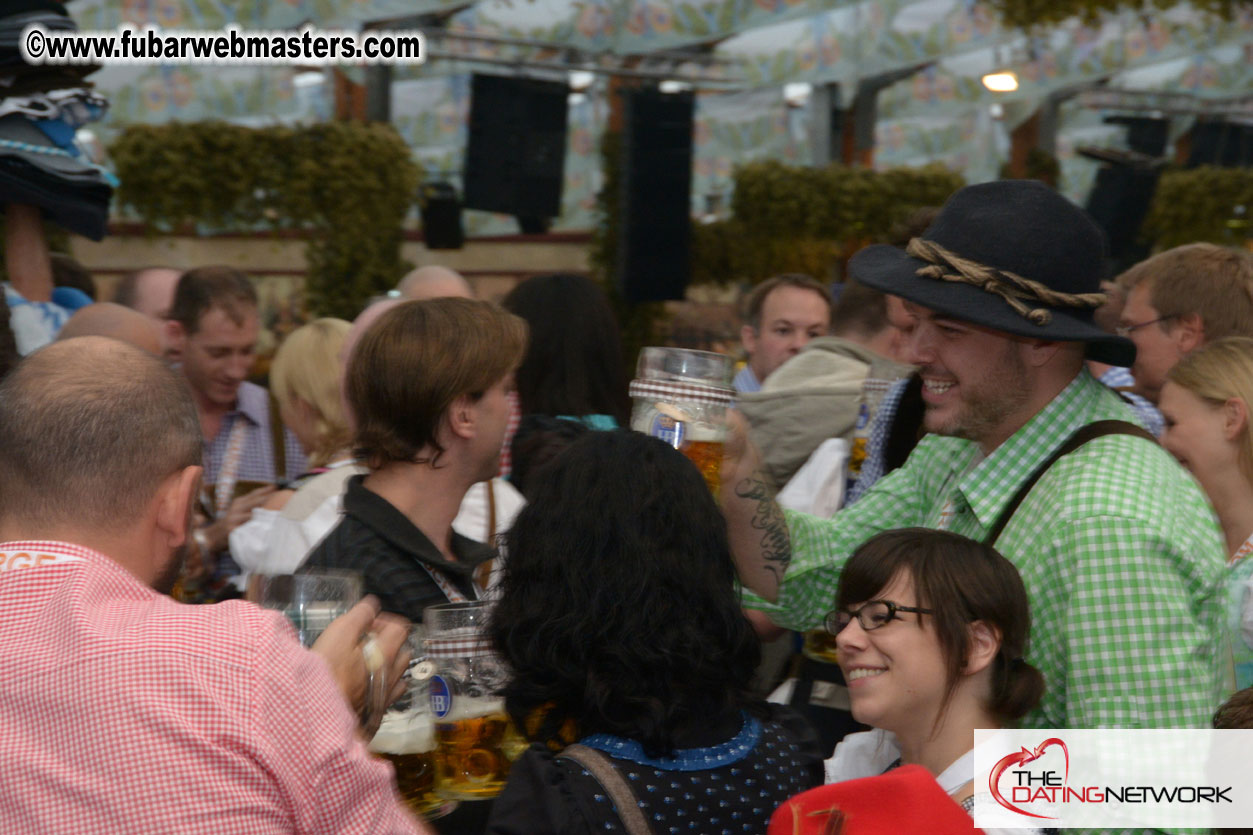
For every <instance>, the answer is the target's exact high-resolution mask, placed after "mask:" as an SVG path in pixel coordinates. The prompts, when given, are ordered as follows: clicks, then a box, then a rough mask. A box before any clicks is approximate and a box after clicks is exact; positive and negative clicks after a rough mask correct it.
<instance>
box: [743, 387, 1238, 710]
mask: <svg viewBox="0 0 1253 835" xmlns="http://www.w3.org/2000/svg"><path fill="white" fill-rule="evenodd" d="M1107 419H1117V420H1127V421H1133V422H1134V421H1135V417H1134V415H1133V413H1132V411H1131V410H1130V409H1129V408H1128V407H1127V406H1126V405H1125V404H1124V403H1123V401H1122V400H1121V399H1120V398H1119V397H1118V396H1117V395H1116V394H1114V393H1113V392H1112V391H1110V390H1109V389H1107V388H1106V387H1105V386H1103V385H1101V384H1100V383H1098V382H1097V381H1096V380H1095V379H1093V378H1092V376H1091V375H1089V374H1088V373H1087V371H1083V372H1081V373H1080V375H1079V376H1078V377H1076V378H1075V380H1074V381H1073V382H1072V383H1071V384H1070V385H1068V386H1067V387H1066V388H1065V390H1063V391H1062V392H1061V393H1060V394H1059V395H1058V396H1057V397H1056V398H1054V399H1053V400H1052V401H1051V402H1050V403H1049V404H1048V406H1046V407H1045V408H1044V409H1043V410H1041V411H1040V412H1039V413H1038V414H1036V415H1035V416H1034V417H1033V418H1032V419H1031V420H1030V421H1029V422H1028V423H1027V424H1026V425H1025V426H1023V427H1022V428H1021V429H1020V430H1019V431H1018V432H1017V433H1015V434H1014V435H1013V437H1011V438H1010V439H1009V440H1007V441H1006V442H1005V443H1003V444H1002V445H1001V446H999V447H997V448H996V449H995V450H994V451H993V452H992V454H991V455H989V456H988V457H987V458H986V459H983V460H979V456H980V453H979V450H978V447H977V446H976V445H975V444H974V443H972V442H970V441H965V440H961V439H958V438H950V437H940V436H937V435H928V436H927V437H926V438H924V439H923V440H922V441H921V442H920V443H919V444H918V447H917V448H916V449H915V450H914V453H913V455H912V456H911V457H910V458H909V461H908V462H906V464H905V466H903V467H901V468H900V469H899V470H897V471H895V472H893V473H891V474H890V475H888V476H887V477H885V478H883V479H882V480H880V481H879V482H878V483H877V484H876V485H875V487H874V489H873V490H871V491H870V492H869V493H867V494H866V495H865V496H864V497H863V498H862V499H861V500H860V501H859V502H858V503H857V504H855V505H853V506H851V507H849V508H846V509H844V510H842V511H840V512H839V513H837V514H836V516H835V517H834V519H830V520H827V519H818V518H815V517H812V516H807V515H805V514H800V513H792V512H789V513H788V514H787V521H788V528H789V531H790V533H791V538H792V564H791V567H790V568H789V569H788V572H787V575H786V577H785V580H784V583H783V586H782V588H781V589H780V592H779V604H778V605H777V606H772V605H771V604H768V603H766V602H765V601H763V600H761V599H760V598H757V597H754V596H752V595H750V594H748V593H745V605H748V606H751V607H753V608H759V609H763V610H765V611H767V612H769V613H770V614H771V617H772V618H773V619H775V620H776V622H778V623H779V624H780V625H782V626H787V627H789V628H792V629H809V628H813V627H815V626H817V625H819V624H820V623H821V622H822V617H823V615H824V613H826V612H827V611H829V610H830V609H831V608H832V606H833V605H834V601H835V591H836V585H837V583H838V582H839V577H840V570H841V568H842V567H843V565H844V562H845V560H847V559H848V557H849V555H850V554H851V553H852V552H853V551H854V550H855V549H856V548H857V546H858V545H859V544H861V543H862V542H864V541H865V540H866V539H868V538H870V537H871V536H873V535H874V534H876V533H878V532H880V531H884V530H889V529H893V528H904V527H913V526H920V527H929V528H936V527H940V526H941V512H942V510H943V509H944V508H945V505H946V504H947V503H948V501H949V500H950V499H951V500H952V506H951V510H952V511H953V515H952V517H951V520H950V521H949V522H948V524H947V528H948V529H949V530H951V531H953V532H955V533H960V534H964V535H965V536H968V537H971V538H972V539H978V540H982V539H983V538H984V537H985V536H986V535H987V533H988V531H989V530H990V529H991V527H992V525H993V524H994V523H995V521H996V519H997V517H998V516H999V515H1000V513H1001V510H1002V509H1003V508H1004V507H1005V506H1006V505H1007V504H1008V502H1009V500H1010V499H1011V498H1012V497H1013V496H1014V494H1015V493H1016V492H1017V490H1018V488H1019V487H1020V486H1021V485H1022V484H1023V482H1024V481H1026V479H1027V477H1028V476H1029V475H1030V474H1031V472H1032V471H1033V470H1034V469H1035V467H1036V466H1038V464H1039V463H1040V462H1041V461H1043V460H1044V459H1046V458H1047V457H1048V456H1049V455H1051V454H1052V452H1053V451H1054V450H1056V449H1057V448H1058V447H1060V446H1061V445H1062V444H1063V443H1064V442H1065V441H1066V439H1067V438H1069V437H1070V435H1071V434H1072V433H1073V432H1074V431H1075V430H1076V429H1078V428H1079V427H1081V426H1084V425H1086V424H1089V423H1092V422H1095V421H1098V420H1107ZM996 547H997V549H998V550H999V551H1000V552H1001V553H1003V554H1004V555H1005V556H1006V557H1008V558H1009V560H1010V561H1011V562H1013V563H1014V565H1016V566H1017V567H1018V570H1019V571H1020V572H1021V573H1022V578H1023V582H1024V584H1025V585H1026V587H1027V595H1028V597H1029V598H1030V601H1031V616H1032V628H1031V648H1030V651H1029V653H1028V660H1029V661H1030V662H1031V663H1032V664H1034V665H1035V666H1036V667H1038V668H1039V669H1040V671H1041V672H1043V674H1044V678H1045V681H1046V683H1047V685H1048V690H1047V692H1046V693H1045V696H1044V699H1043V701H1042V702H1041V704H1040V706H1039V707H1038V708H1037V709H1036V710H1034V711H1032V713H1030V714H1029V715H1028V716H1027V717H1025V719H1024V720H1023V722H1022V726H1023V727H1038V728H1097V727H1123V728H1178V727H1209V725H1210V717H1211V716H1212V714H1213V712H1214V709H1215V708H1216V707H1217V706H1218V703H1219V701H1220V700H1221V697H1222V696H1223V690H1224V686H1223V683H1224V680H1225V677H1224V676H1223V675H1222V674H1221V672H1220V670H1221V668H1222V666H1223V664H1222V663H1220V660H1219V659H1220V657H1221V656H1220V646H1222V645H1223V644H1222V642H1223V641H1224V640H1225V638H1224V637H1223V636H1224V632H1223V626H1222V624H1223V599H1222V596H1221V592H1220V589H1221V588H1222V581H1223V577H1224V574H1225V560H1224V548H1223V541H1222V538H1221V537H1220V535H1219V529H1218V525H1217V522H1216V520H1215V518H1214V514H1213V511H1212V510H1211V509H1210V507H1209V505H1208V504H1207V502H1206V499H1205V497H1204V495H1203V494H1202V493H1201V490H1200V488H1199V487H1198V486H1197V484H1196V482H1195V481H1193V479H1192V478H1191V477H1190V476H1189V475H1188V474H1187V473H1186V472H1185V471H1184V470H1183V469H1182V468H1180V467H1179V465H1178V464H1176V463H1175V461H1174V460H1173V459H1171V457H1170V456H1169V455H1168V454H1167V453H1166V452H1165V451H1163V450H1162V449H1161V448H1160V447H1157V446H1154V445H1153V444H1150V443H1148V442H1147V441H1145V440H1144V439H1142V438H1136V437H1131V436H1127V435H1110V436H1105V437H1101V438H1097V439H1096V440H1093V441H1090V442H1089V443H1087V444H1086V445H1084V446H1083V447H1081V448H1080V449H1078V450H1077V451H1075V452H1072V453H1070V454H1069V455H1066V456H1064V457H1063V458H1062V459H1061V460H1059V461H1058V462H1057V463H1056V464H1054V465H1053V467H1052V468H1050V469H1049V470H1048V472H1047V473H1046V474H1045V475H1044V476H1042V477H1041V478H1040V480H1039V482H1038V483H1037V484H1036V486H1035V488H1034V489H1033V490H1032V491H1031V492H1030V493H1029V494H1028V495H1027V497H1026V498H1025V499H1024V500H1023V502H1022V504H1021V505H1020V506H1019V508H1018V511H1017V512H1016V513H1015V514H1014V516H1013V519H1012V520H1011V521H1010V522H1009V524H1008V525H1006V527H1005V529H1004V531H1003V532H1002V533H1001V536H1000V538H999V540H998V541H997V542H996ZM1224 663H1225V662H1224Z"/></svg>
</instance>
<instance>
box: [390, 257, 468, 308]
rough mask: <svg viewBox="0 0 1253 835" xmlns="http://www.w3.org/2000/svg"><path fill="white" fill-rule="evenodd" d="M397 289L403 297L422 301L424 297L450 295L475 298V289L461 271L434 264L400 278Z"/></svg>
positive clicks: (436, 297)
mask: <svg viewBox="0 0 1253 835" xmlns="http://www.w3.org/2000/svg"><path fill="white" fill-rule="evenodd" d="M396 291H397V292H399V293H400V297H401V298H402V299H406V300H408V301H421V300H422V299H441V298H445V297H448V296H452V297H455V298H461V299H472V298H474V291H473V290H472V289H470V285H469V283H468V282H467V281H466V280H465V279H464V278H462V277H461V273H459V272H457V271H456V270H450V269H449V268H448V267H440V266H438V265H435V264H432V265H430V266H426V267H418V268H417V269H416V270H413V271H411V272H410V273H409V274H408V275H406V276H405V277H404V278H402V279H401V280H400V283H399V284H397V285H396Z"/></svg>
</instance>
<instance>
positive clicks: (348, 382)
mask: <svg viewBox="0 0 1253 835" xmlns="http://www.w3.org/2000/svg"><path fill="white" fill-rule="evenodd" d="M6 221H7V222H6V224H5V232H4V235H5V241H4V243H5V249H4V253H5V260H6V266H7V269H8V276H9V282H8V283H7V285H6V297H8V298H9V299H10V305H11V306H13V305H14V301H13V300H14V299H20V302H17V304H18V305H19V306H25V307H29V308H30V310H29V311H27V312H26V313H25V314H24V316H23V318H22V320H21V322H19V323H16V324H17V325H19V326H20V327H21V328H22V333H21V335H20V338H19V339H17V340H16V341H15V340H13V339H6V338H0V347H3V346H5V345H10V346H19V347H21V349H22V353H24V354H25V356H22V357H18V356H17V353H16V351H11V352H10V355H9V356H8V360H7V362H8V366H9V367H5V368H0V754H2V755H3V761H4V762H5V765H6V767H5V769H4V772H3V774H0V795H3V796H4V797H5V798H6V802H5V803H3V804H0V830H3V831H6V832H8V831H13V832H44V831H48V832H51V831H69V830H76V831H88V832H97V831H98V832H124V831H127V832H128V831H134V832H149V831H151V832H157V831H177V832H210V831H213V832H275V833H279V832H284V833H294V832H306V833H320V832H327V833H331V832H335V833H340V832H345V833H347V832H398V833H400V832H404V833H409V832H425V831H431V829H432V828H434V829H436V830H438V831H441V832H465V833H477V832H490V833H499V834H500V835H505V833H510V835H513V833H516V834H517V835H524V833H554V835H556V833H563V834H564V833H569V835H576V834H577V835H583V833H591V832H593V831H595V832H629V833H633V835H642V833H649V832H653V833H663V832H669V833H679V832H690V833H695V834H696V835H719V833H727V835H730V833H762V832H766V831H767V829H769V831H770V832H771V833H775V832H779V833H799V832H811V831H812V832H819V831H822V832H827V833H841V832H843V833H848V835H853V833H858V832H902V833H903V832H914V831H918V830H917V829H916V828H914V827H917V826H918V825H919V824H918V820H919V818H918V817H917V816H916V814H917V809H922V808H925V809H928V810H929V811H928V812H927V814H926V815H925V816H924V819H925V820H926V821H927V822H928V823H927V825H928V826H930V827H931V830H930V831H935V832H949V831H953V832H957V831H970V829H971V827H972V824H971V819H970V814H971V813H972V810H973V809H974V807H975V802H976V798H977V797H978V796H979V794H980V793H981V787H980V786H978V785H976V784H975V783H974V782H973V778H974V764H973V754H972V732H973V731H974V730H975V729H979V728H991V729H995V728H1012V727H1025V728H1040V729H1051V728H1203V727H1211V726H1219V727H1233V726H1239V725H1241V724H1242V723H1243V720H1242V719H1241V718H1240V717H1242V716H1246V715H1248V711H1247V703H1248V701H1249V700H1250V697H1249V695H1248V694H1249V692H1253V691H1248V690H1245V689H1244V688H1250V687H1253V576H1251V572H1253V559H1249V558H1248V557H1249V554H1250V553H1253V426H1251V423H1250V403H1251V402H1253V253H1250V252H1248V251H1244V250H1237V249H1231V248H1224V247H1218V246H1214V245H1210V244H1193V245H1190V246H1184V247H1179V248H1176V249H1172V250H1169V251H1166V252H1162V253H1159V254H1156V255H1154V256H1153V257H1151V258H1149V259H1147V260H1145V261H1144V262H1142V263H1140V264H1137V265H1135V266H1134V267H1133V268H1131V269H1130V270H1128V271H1126V272H1125V273H1123V274H1122V275H1119V276H1115V277H1112V278H1111V277H1109V276H1107V275H1106V274H1105V264H1106V259H1105V248H1104V237H1103V234H1102V232H1101V230H1100V229H1099V228H1098V227H1097V226H1096V224H1095V223H1094V222H1093V221H1092V220H1091V219H1090V218H1089V217H1088V216H1087V215H1086V214H1085V213H1084V212H1083V211H1081V210H1080V209H1078V208H1076V207H1075V206H1074V205H1072V204H1071V203H1069V202H1068V201H1067V200H1065V199H1064V198H1062V197H1061V196H1059V195H1058V194H1057V193H1056V192H1054V191H1052V190H1051V189H1049V188H1047V187H1046V186H1044V185H1042V184H1039V183H1036V182H1031V181H1000V182H995V183H988V184H983V185H976V186H970V187H966V188H963V189H961V190H960V191H958V192H957V193H956V194H955V195H954V196H953V197H952V198H951V199H950V200H949V201H948V202H947V203H946V204H945V205H944V206H943V207H940V208H938V209H935V210H929V211H926V212H924V213H922V214H920V215H917V216H915V217H913V218H910V219H907V221H906V222H905V223H904V224H903V226H902V232H901V234H900V236H899V237H897V238H895V239H894V240H893V241H892V242H890V243H884V244H878V245H873V246H869V247H867V248H865V249H863V250H862V251H860V252H859V253H857V254H856V255H855V256H853V258H852V259H851V261H850V262H849V264H848V268H847V270H848V277H847V280H846V281H845V282H844V283H843V284H842V285H841V287H840V293H839V294H838V298H837V297H833V296H832V293H831V291H830V288H828V287H827V286H825V285H823V284H821V283H819V282H818V281H816V280H815V279H814V278H813V277H810V276H801V275H794V274H787V275H780V276H776V277H772V278H768V279H767V280H764V281H762V282H760V283H759V284H758V285H756V287H755V289H753V290H752V292H751V293H749V294H748V295H747V296H746V298H745V310H744V314H745V315H744V319H745V324H744V326H743V330H742V332H741V338H742V342H743V347H744V352H745V360H746V361H745V364H744V366H743V368H742V369H741V370H740V371H739V373H738V375H737V376H736V377H735V379H734V388H735V390H736V397H737V398H738V400H737V404H736V405H737V411H735V412H733V413H732V415H731V418H730V420H729V426H728V434H727V440H726V444H725V458H724V460H723V464H722V468H721V488H720V490H719V491H718V492H717V494H715V493H713V492H711V491H710V489H709V486H708V485H707V483H706V481H705V479H704V477H703V476H702V475H701V473H700V472H699V471H698V470H697V469H696V468H695V467H694V466H693V465H692V464H691V462H690V461H689V460H688V459H687V458H686V457H685V456H684V455H682V454H681V453H680V452H679V451H677V450H676V449H674V448H673V447H672V446H671V445H669V444H667V443H664V442H663V441H661V440H658V439H656V438H650V437H647V436H646V435H644V434H641V433H638V432H633V431H631V430H629V429H627V428H625V427H626V426H627V424H628V422H629V413H630V401H629V398H628V397H627V387H626V383H625V374H624V371H625V365H624V360H625V358H624V356H623V349H622V342H621V339H620V336H619V331H618V327H617V324H616V322H615V319H614V314H613V310H612V307H611V306H610V304H609V301H608V299H607V297H606V296H605V294H604V292H603V291H602V290H601V289H600V287H599V285H597V284H596V282H594V281H592V280H591V279H589V278H587V277H585V276H580V275H572V274H554V275H547V276H538V277H534V278H530V279H527V280H524V281H521V282H519V283H518V285H517V286H516V287H515V289H513V290H512V291H511V292H510V293H509V294H508V295H507V296H506V297H505V298H504V299H503V300H502V301H501V303H499V304H497V303H494V302H490V301H486V300H480V299H476V298H474V289H473V287H472V286H471V285H470V284H469V283H467V282H466V281H465V280H464V279H463V278H462V277H461V276H459V275H457V274H456V273H455V272H453V271H451V270H448V269H447V268H444V267H438V266H434V265H429V266H426V267H423V268H421V269H418V270H415V271H413V272H412V273H410V274H409V275H406V276H403V277H401V278H400V280H399V281H398V283H397V287H396V290H395V291H393V292H392V293H391V294H388V295H387V296H386V297H383V298H380V299H376V300H373V301H372V302H371V303H370V304H368V305H367V306H366V307H365V309H363V310H362V311H361V312H360V314H359V316H358V317H357V318H356V319H355V321H353V322H348V321H344V320H339V319H330V318H323V319H317V320H314V321H312V322H310V323H308V324H306V325H304V326H303V327H301V328H299V329H297V330H296V331H294V332H293V333H292V334H290V335H289V336H288V337H287V338H286V340H285V341H284V342H283V343H282V344H281V345H280V346H279V348H278V351H277V353H276V354H275V356H274V358H273V362H272V363H271V365H270V367H269V375H268V389H267V388H265V387H262V386H261V385H258V384H256V383H254V382H252V381H251V380H250V379H249V378H250V376H251V374H252V372H253V365H254V360H255V352H256V346H257V340H258V332H259V315H258V301H257V294H256V291H255V289H254V286H253V283H252V281H251V280H250V279H249V278H248V276H247V275H246V274H245V273H244V272H242V271H240V270H238V269H235V268H232V267H226V266H206V265H187V268H185V269H173V268H165V267H162V268H151V269H145V270H141V271H138V272H136V273H134V274H132V275H130V276H127V277H126V278H125V279H124V280H123V281H122V282H121V283H120V284H119V286H118V287H117V288H116V292H115V294H114V296H113V298H112V300H111V301H98V302H94V303H90V304H85V305H84V306H82V307H81V308H79V309H77V310H76V311H73V312H72V315H71V311H69V310H67V309H65V308H63V307H61V306H60V305H59V304H58V303H57V302H56V301H55V300H54V298H53V296H52V288H53V273H52V259H51V258H50V257H49V256H48V254H47V251H46V249H47V248H46V245H45V244H44V242H43V233H42V228H41V225H40V224H41V221H40V217H39V213H38V212H37V211H30V210H29V207H21V206H16V207H10V209H9V210H8V213H7V217H6ZM3 331H5V328H0V332H3ZM0 336H3V334H2V333H0ZM776 497H777V498H776ZM339 570H346V571H350V572H354V573H356V574H357V575H359V576H360V578H361V581H362V586H363V591H364V592H365V595H366V596H365V598H364V599H363V600H362V601H361V602H360V603H359V604H357V605H356V606H355V607H354V608H353V609H351V610H350V611H349V612H348V614H346V615H342V616H341V617H339V618H338V619H336V620H335V621H333V622H332V623H331V625H330V626H329V627H328V628H327V629H326V630H325V632H323V633H322V635H321V637H320V638H319V639H318V640H317V642H316V643H314V644H313V646H312V647H311V648H310V649H308V650H306V649H304V648H302V647H301V646H300V644H299V643H298V642H297V641H296V638H295V636H294V634H293V632H292V630H291V629H290V628H288V626H287V625H286V622H285V620H284V618H283V617H282V615H281V614H278V613H275V612H269V611H265V610H262V609H260V608H257V607H256V606H254V605H252V604H251V603H248V602H245V601H243V600H235V599H233V598H237V597H240V596H241V594H242V592H243V589H244V588H245V587H246V586H247V580H248V576H249V574H251V573H257V574H288V573H294V572H318V571H339ZM477 600H485V601H489V604H490V606H491V612H492V616H491V619H490V626H489V629H488V632H487V639H488V640H489V642H490V645H491V647H492V648H493V650H494V651H495V653H496V654H498V655H499V657H500V658H501V659H502V660H503V661H504V662H505V664H506V666H507V669H508V671H509V673H508V680H507V682H506V683H505V685H504V688H503V691H502V694H501V695H502V696H503V699H504V704H505V709H506V710H507V712H508V714H509V716H510V718H511V720H512V723H513V726H514V727H515V728H516V729H517V732H518V733H519V734H521V736H522V737H524V738H525V741H526V742H527V743H528V744H529V746H530V747H529V748H527V749H526V750H525V752H524V753H521V754H520V756H518V757H517V758H516V759H515V760H514V761H513V763H512V766H511V770H510V776H509V780H508V782H507V783H506V785H505V787H504V790H503V792H502V793H501V794H500V795H499V797H497V798H496V799H495V800H494V801H492V802H489V803H463V804H462V806H463V808H462V809H459V810H457V812H455V813H453V814H452V815H449V816H448V817H446V818H441V819H439V820H433V821H431V822H423V821H420V820H418V819H416V818H415V817H414V816H413V815H412V814H411V813H410V812H409V811H408V810H407V809H406V807H405V805H404V803H403V801H402V800H401V799H399V797H398V796H397V794H396V791H395V782H394V776H393V773H392V771H391V767H390V766H389V765H387V764H386V763H384V762H383V761H382V760H380V759H378V758H376V757H374V756H372V755H371V754H370V753H369V751H368V750H367V743H368V741H369V740H368V737H369V735H370V729H369V727H368V726H367V727H362V724H361V721H360V717H361V716H362V715H363V706H364V705H365V702H366V700H367V698H369V696H368V691H369V690H370V688H371V686H372V685H371V682H373V681H374V680H375V677H376V676H377V675H378V674H379V671H380V670H382V671H384V673H385V674H386V681H388V682H389V685H388V689H389V690H390V691H391V692H390V694H389V696H400V695H401V694H402V693H403V691H404V671H405V670H406V669H408V668H409V667H410V666H411V662H412V661H413V660H414V659H413V658H412V653H413V652H414V651H415V650H418V651H420V649H419V648H418V646H417V645H416V644H415V643H414V642H413V641H411V640H409V639H408V635H409V633H410V630H411V628H412V626H413V625H420V624H422V622H423V619H424V612H425V610H426V609H427V608H428V607H430V606H432V605H436V604H443V603H450V602H451V603H456V602H462V601H477ZM798 633H809V634H810V635H811V636H817V637H818V638H819V639H821V640H824V641H825V642H826V643H827V644H828V645H829V648H830V654H829V656H827V657H825V658H824V657H820V656H819V655H816V654H815V653H814V651H813V648H812V646H811V645H810V642H808V641H806V642H805V650H804V652H802V653H800V654H799V655H798V657H797V658H796V659H788V658H784V659H782V663H775V664H771V663H769V660H768V659H769V657H770V656H771V655H772V651H771V649H770V648H771V647H775V648H780V647H781V648H782V653H783V655H784V656H790V655H791V654H792V651H793V650H794V649H795V648H796V647H798V646H799V645H800V640H799V639H798V637H797V634H798ZM780 684H782V686H781V687H779V688H778V689H777V690H776V689H775V686H776V685H780ZM771 691H774V692H771ZM1233 694H1234V695H1233ZM1229 697H1230V699H1231V701H1230V702H1228V703H1227V704H1226V705H1225V706H1224V707H1223V708H1222V709H1221V710H1220V705H1224V701H1226V700H1227V699H1228V698H1229ZM368 712H369V711H365V713H368ZM833 716H836V717H837V718H835V719H833V718H832V717H833ZM837 743H838V745H837ZM884 787H890V791H891V792H904V793H905V795H904V796H906V797H907V798H912V799H913V801H914V803H913V804H911V802H910V801H908V800H907V801H904V802H903V804H902V807H901V808H900V809H897V810H893V809H891V808H882V806H883V804H879V807H878V808H875V809H874V810H873V811H871V812H869V813H867V814H865V815H864V816H863V817H858V815H845V814H844V813H842V812H840V811H839V810H840V809H854V808H860V806H859V804H861V805H863V806H864V805H865V803H866V799H867V798H872V797H873V798H878V797H881V796H882V795H881V794H880V792H882V791H884V790H885V789H884ZM906 807H910V808H906ZM859 814H860V813H859ZM858 820H860V821H862V823H860V824H859V823H857V821H858ZM871 821H873V823H871ZM802 822H804V823H802ZM815 826H816V827H818V828H813V827H815ZM824 826H825V827H827V828H826V829H822V828H821V827H824ZM859 826H860V827H861V828H858V827H859ZM841 827H842V828H841Z"/></svg>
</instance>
